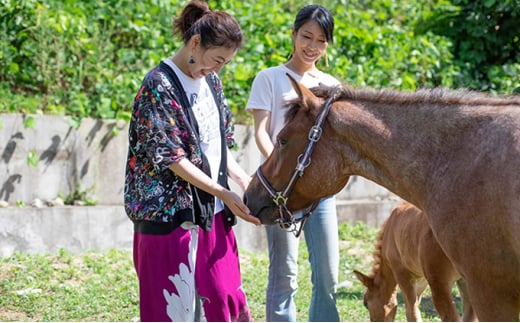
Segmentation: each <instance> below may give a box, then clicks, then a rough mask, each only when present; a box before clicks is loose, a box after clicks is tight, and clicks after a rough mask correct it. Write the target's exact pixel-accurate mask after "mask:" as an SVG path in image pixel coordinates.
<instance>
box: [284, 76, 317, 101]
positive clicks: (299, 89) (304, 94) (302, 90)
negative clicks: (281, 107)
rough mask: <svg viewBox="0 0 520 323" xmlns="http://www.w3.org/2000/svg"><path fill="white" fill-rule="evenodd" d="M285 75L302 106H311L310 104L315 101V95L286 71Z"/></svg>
mask: <svg viewBox="0 0 520 323" xmlns="http://www.w3.org/2000/svg"><path fill="white" fill-rule="evenodd" d="M286 74H287V77H289V80H290V81H291V84H292V86H293V88H294V90H295V91H296V94H297V95H298V99H299V100H300V101H301V103H302V106H305V107H311V106H312V104H314V103H316V102H317V99H318V98H317V97H316V96H315V95H314V93H312V92H311V90H309V89H308V88H306V87H305V85H303V84H301V83H300V82H298V81H296V80H295V79H294V78H293V77H292V76H291V75H290V74H289V73H286Z"/></svg>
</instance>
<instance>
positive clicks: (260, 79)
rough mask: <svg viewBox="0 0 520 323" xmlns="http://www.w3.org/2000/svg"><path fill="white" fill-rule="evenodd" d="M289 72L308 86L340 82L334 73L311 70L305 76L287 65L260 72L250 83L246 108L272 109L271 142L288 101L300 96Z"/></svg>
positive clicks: (279, 126)
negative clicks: (332, 74)
mask: <svg viewBox="0 0 520 323" xmlns="http://www.w3.org/2000/svg"><path fill="white" fill-rule="evenodd" d="M287 73H289V74H290V75H291V76H292V77H293V78H294V79H295V80H296V81H298V82H300V83H302V84H303V85H305V86H306V87H307V88H312V87H315V86H318V85H320V83H321V84H324V85H327V86H333V85H338V84H340V82H339V81H338V80H337V79H335V78H334V77H333V76H331V75H329V74H326V73H323V72H321V71H318V70H316V71H313V72H308V73H305V74H304V75H303V77H302V76H301V75H298V74H296V73H295V72H293V71H292V70H291V69H289V68H288V67H287V66H285V65H279V66H275V67H270V68H267V69H265V70H263V71H261V72H260V73H258V75H257V76H256V77H255V79H254V81H253V85H252V87H251V93H250V94H249V100H248V101H247V105H246V110H248V111H250V110H253V109H260V110H267V111H270V112H271V123H270V125H269V136H270V137H271V141H272V142H275V140H276V136H277V135H278V133H279V132H280V130H281V129H282V128H283V126H284V123H285V112H286V111H287V108H286V107H285V106H284V105H285V102H286V101H287V100H292V99H294V98H296V96H297V95H296V92H295V91H294V89H293V87H292V84H291V82H290V80H289V78H288V77H287V75H286V74H287Z"/></svg>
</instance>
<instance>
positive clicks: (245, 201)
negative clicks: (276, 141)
mask: <svg viewBox="0 0 520 323" xmlns="http://www.w3.org/2000/svg"><path fill="white" fill-rule="evenodd" d="M242 200H243V201H244V204H246V205H247V195H246V194H244V197H243V198H242Z"/></svg>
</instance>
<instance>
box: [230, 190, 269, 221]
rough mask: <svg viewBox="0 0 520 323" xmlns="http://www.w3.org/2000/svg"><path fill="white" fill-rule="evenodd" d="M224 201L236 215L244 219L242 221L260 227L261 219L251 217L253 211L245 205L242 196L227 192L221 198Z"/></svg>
mask: <svg viewBox="0 0 520 323" xmlns="http://www.w3.org/2000/svg"><path fill="white" fill-rule="evenodd" d="M221 199H222V201H223V202H224V203H225V204H226V205H227V206H228V208H229V209H230V210H231V212H233V214H234V215H236V216H238V217H240V218H242V220H244V221H247V222H250V223H253V224H255V225H260V224H261V222H260V219H259V218H257V217H255V216H253V215H251V211H249V208H248V207H247V206H246V205H245V204H244V202H243V201H242V199H241V198H240V196H239V195H238V194H237V193H235V192H233V191H230V190H228V191H226V192H225V193H224V194H223V196H222V197H221Z"/></svg>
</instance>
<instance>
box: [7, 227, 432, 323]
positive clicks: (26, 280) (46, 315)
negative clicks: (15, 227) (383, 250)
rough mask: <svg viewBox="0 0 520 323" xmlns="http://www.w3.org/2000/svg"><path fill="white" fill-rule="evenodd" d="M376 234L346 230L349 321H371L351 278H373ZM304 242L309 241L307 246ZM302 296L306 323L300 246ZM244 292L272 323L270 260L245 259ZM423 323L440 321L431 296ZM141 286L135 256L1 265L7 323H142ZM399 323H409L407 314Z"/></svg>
mask: <svg viewBox="0 0 520 323" xmlns="http://www.w3.org/2000/svg"><path fill="white" fill-rule="evenodd" d="M375 233H376V230H375V229H374V228H370V227H366V226H364V225H362V224H358V225H356V226H352V225H349V224H342V225H341V226H340V240H341V245H340V247H341V262H340V282H343V283H344V285H345V286H347V287H340V289H339V293H338V298H337V301H338V309H339V311H340V316H341V319H342V320H343V321H350V322H356V321H369V316H368V312H367V310H366V309H365V308H364V307H363V302H362V296H363V288H362V286H361V284H360V283H359V282H358V281H357V280H355V278H354V276H353V274H352V270H353V269H358V270H361V271H363V272H365V273H368V272H370V269H371V266H372V255H371V254H372V251H373V243H374V238H375ZM302 242H303V239H302ZM300 247H301V249H300V260H299V266H300V269H299V270H300V276H299V290H298V294H297V311H298V314H297V317H298V321H307V320H308V318H307V315H308V314H307V309H308V306H309V301H310V295H311V293H310V291H311V284H310V270H309V264H308V262H307V260H306V259H307V252H306V248H305V243H301V245H300ZM240 257H241V269H242V279H243V284H244V289H245V290H246V293H247V296H248V302H249V306H250V307H251V311H252V314H253V318H254V319H255V320H256V321H264V320H265V308H264V303H265V302H264V298H265V288H266V283H267V266H268V258H267V254H266V253H248V252H245V251H241V253H240ZM422 310H423V319H424V320H425V321H439V318H438V317H437V316H436V312H435V311H434V310H433V305H432V304H431V301H430V300H429V296H428V295H425V297H424V300H423V309H422ZM138 320H139V313H138V294H137V279H136V275H135V272H134V268H133V264H132V255H131V252H130V251H124V250H110V251H108V252H94V251H89V252H85V253H84V254H83V255H79V256H78V255H72V254H69V253H68V252H66V251H60V252H59V253H57V254H52V255H25V254H15V255H13V256H12V257H10V258H0V321H138ZM397 320H398V321H405V317H404V309H403V307H402V306H401V307H400V308H399V310H398V315H397Z"/></svg>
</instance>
